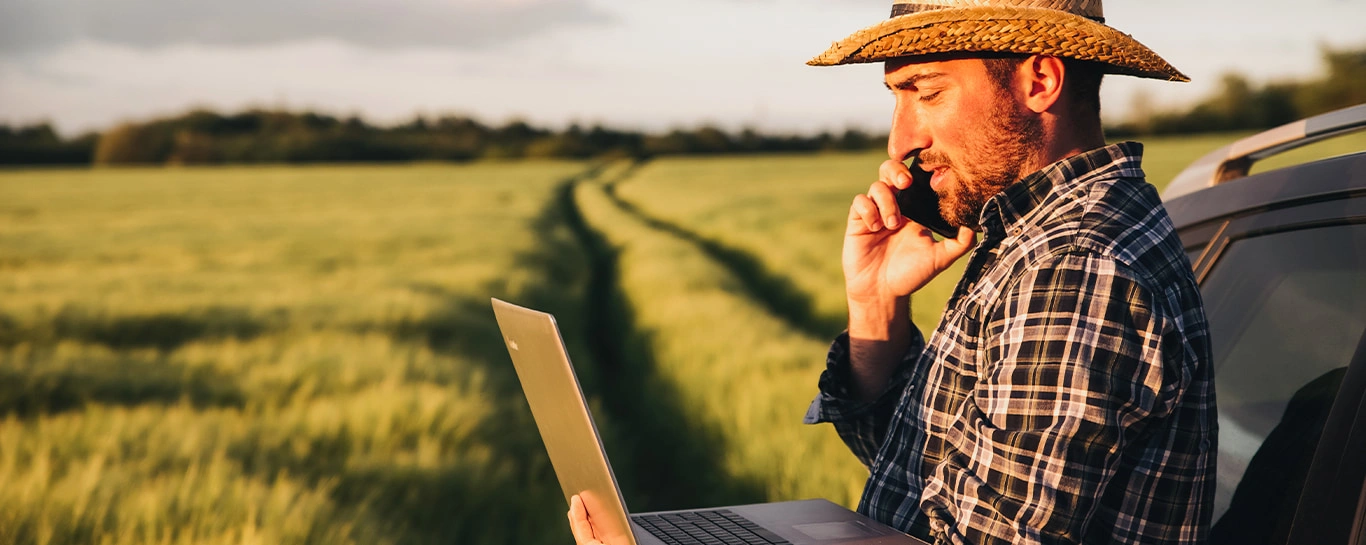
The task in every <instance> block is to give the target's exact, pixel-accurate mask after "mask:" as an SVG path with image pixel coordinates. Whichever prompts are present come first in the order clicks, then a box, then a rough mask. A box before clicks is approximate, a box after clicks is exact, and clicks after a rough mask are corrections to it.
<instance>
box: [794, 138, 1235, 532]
mask: <svg viewBox="0 0 1366 545" xmlns="http://www.w3.org/2000/svg"><path fill="white" fill-rule="evenodd" d="M1142 154H1143V147H1142V145H1141V144H1137V143H1131V142H1126V143H1122V144H1117V145H1113V146H1109V147H1105V148H1101V149H1097V150H1092V151H1090V152H1087V153H1084V154H1081V155H1077V156H1074V157H1072V158H1069V159H1066V160H1064V161H1060V162H1058V163H1054V164H1053V165H1051V166H1049V167H1047V168H1045V169H1043V170H1041V171H1039V172H1036V173H1034V174H1031V175H1029V176H1028V177H1026V178H1024V179H1023V180H1021V181H1020V182H1018V183H1016V184H1014V185H1012V186H1010V187H1008V188H1007V189H1006V190H1004V191H1002V192H1001V193H1000V194H998V195H996V196H995V197H993V198H992V199H991V200H990V201H988V202H987V204H986V206H985V207H984V208H983V211H982V225H983V230H984V232H985V234H984V236H983V239H982V242H981V243H980V244H979V245H978V247H977V248H976V249H975V250H974V251H973V254H972V257H971V258H970V260H969V262H968V267H967V273H966V274H965V275H964V277H963V279H962V280H961V281H959V283H958V287H957V288H956V290H955V292H954V294H953V296H952V298H951V299H950V300H949V303H948V306H947V308H946V309H945V311H944V315H943V318H942V320H941V321H940V324H939V327H938V329H936V330H935V331H934V333H933V334H932V335H931V336H930V338H929V342H928V343H927V342H925V340H924V338H923V337H922V336H921V334H920V332H919V331H918V330H917V331H915V332H914V340H913V343H912V349H911V350H910V351H909V353H908V354H907V355H906V357H905V359H904V361H903V362H902V363H901V366H900V368H899V369H898V371H897V373H896V375H894V379H893V380H892V382H891V383H890V384H889V385H888V387H887V389H886V391H885V392H884V393H883V394H882V395H881V396H879V397H877V398H876V399H875V400H874V401H872V402H869V403H860V402H856V401H852V400H851V399H850V396H849V395H848V390H847V381H848V373H849V356H848V338H847V334H845V335H841V336H840V338H839V339H837V340H836V341H835V343H834V345H833V347H832V348H831V350H830V354H829V356H828V358H827V369H826V371H825V372H824V373H822V375H821V378H820V389H821V393H820V394H819V395H818V396H817V397H816V400H815V401H814V402H813V403H812V404H811V409H810V411H809V412H808V414H807V417H806V421H807V423H817V422H831V423H833V424H834V425H835V429H836V430H837V431H838V432H839V435H840V437H841V438H842V439H844V441H845V443H847V444H848V445H849V448H850V449H851V450H853V452H854V454H855V455H856V456H858V457H859V459H860V460H862V461H863V463H864V464H865V465H867V466H868V468H869V469H870V471H871V475H870V476H869V478H868V484H867V486H866V488H865V489H864V493H863V498H862V499H861V501H860V503H859V512H861V513H863V514H865V515H868V516H870V517H872V518H875V519H877V520H880V521H882V522H884V523H887V524H889V525H891V526H893V527H895V528H898V529H901V530H902V531H905V532H908V533H911V534H913V535H918V536H920V537H922V538H926V539H929V538H933V540H934V541H936V542H937V543H941V544H942V543H954V544H959V543H1145V544H1147V543H1199V542H1204V541H1205V538H1206V536H1207V534H1208V529H1209V522H1210V512H1211V509H1212V500H1213V497H1214V494H1213V492H1214V477H1215V471H1214V464H1215V459H1216V453H1217V449H1216V448H1215V439H1216V436H1217V433H1216V430H1217V424H1216V412H1215V406H1214V377H1213V371H1212V369H1211V366H1210V346H1209V330H1208V327H1207V325H1206V322H1205V314H1204V306H1203V304H1202V302H1201V299H1200V293H1199V291H1198V289H1197V286H1196V284H1195V280H1194V278H1193V276H1192V274H1191V265H1190V262H1189V260H1188V259H1187V257H1186V254H1185V253H1184V252H1183V251H1182V247H1181V243H1180V241H1179V240H1178V239H1177V238H1176V234H1175V231H1174V229H1173V227H1172V224H1171V220H1170V219H1169V218H1168V217H1167V213H1166V210H1165V209H1164V208H1163V207H1162V203H1161V201H1160V200H1159V199H1158V196H1157V192H1156V190H1154V189H1153V187H1152V186H1151V185H1149V184H1148V183H1146V182H1145V181H1144V175H1143V171H1142V170H1141V169H1140V167H1139V163H1140V161H1141V158H1142Z"/></svg>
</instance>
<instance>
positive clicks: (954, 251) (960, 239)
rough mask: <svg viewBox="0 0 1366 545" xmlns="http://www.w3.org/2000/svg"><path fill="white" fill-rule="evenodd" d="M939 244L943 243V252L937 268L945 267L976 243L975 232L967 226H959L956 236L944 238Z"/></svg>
mask: <svg viewBox="0 0 1366 545" xmlns="http://www.w3.org/2000/svg"><path fill="white" fill-rule="evenodd" d="M941 244H943V245H944V254H943V259H941V260H940V263H937V265H938V266H939V268H947V267H948V266H949V265H951V264H953V262H954V261H957V260H958V258H960V257H963V254H966V253H968V250H971V249H972V247H973V246H976V245H977V233H974V232H973V231H972V229H968V228H967V227H959V228H958V236H957V237H954V238H946V239H944V241H943V242H941Z"/></svg>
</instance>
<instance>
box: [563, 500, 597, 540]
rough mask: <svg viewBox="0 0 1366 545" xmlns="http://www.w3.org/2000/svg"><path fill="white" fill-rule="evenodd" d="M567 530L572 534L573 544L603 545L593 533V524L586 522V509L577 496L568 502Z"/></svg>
mask: <svg viewBox="0 0 1366 545" xmlns="http://www.w3.org/2000/svg"><path fill="white" fill-rule="evenodd" d="M569 529H570V530H571V531H573V532H574V542H575V543H577V544H578V545H603V544H602V542H601V541H598V539H597V537H596V536H595V534H594V533H593V523H592V522H589V520H588V509H587V508H585V507H584V506H583V500H582V499H579V496H578V495H577V494H575V495H574V497H573V498H572V499H570V500H569Z"/></svg>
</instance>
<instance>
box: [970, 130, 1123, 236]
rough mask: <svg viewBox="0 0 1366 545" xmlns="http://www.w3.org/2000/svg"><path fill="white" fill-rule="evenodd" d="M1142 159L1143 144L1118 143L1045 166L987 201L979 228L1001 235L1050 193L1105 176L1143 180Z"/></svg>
mask: <svg viewBox="0 0 1366 545" xmlns="http://www.w3.org/2000/svg"><path fill="white" fill-rule="evenodd" d="M1142 160H1143V144H1140V143H1138V142H1120V143H1118V144H1112V145H1109V146H1105V147H1103V148H1096V149H1093V150H1091V151H1088V152H1085V153H1081V154H1078V155H1073V156H1071V157H1068V158H1066V159H1063V160H1061V161H1058V162H1056V163H1053V164H1051V165H1048V166H1046V167H1044V168H1043V169H1042V170H1039V171H1037V172H1034V173H1033V174H1030V175H1028V176H1025V177H1024V178H1021V179H1020V181H1018V182H1015V183H1013V184H1011V185H1010V186H1009V187H1006V188H1005V189H1004V190H1002V191H1001V192H1000V193H997V194H996V196H994V197H992V198H991V199H990V200H988V201H987V203H986V205H985V206H983V207H982V215H981V218H980V219H981V223H980V225H981V226H982V229H983V230H984V231H986V234H987V236H1003V235H1004V234H1005V230H1006V229H1007V228H1009V227H1011V226H1013V225H1015V224H1016V223H1019V222H1021V221H1023V220H1024V218H1025V217H1026V216H1029V215H1030V213H1031V212H1033V211H1034V210H1036V209H1037V208H1038V207H1039V205H1040V204H1042V203H1043V202H1044V200H1046V199H1047V198H1048V196H1049V195H1050V194H1053V193H1059V194H1063V193H1066V192H1068V191H1071V190H1072V189H1073V188H1074V187H1076V186H1078V185H1081V184H1082V183H1085V182H1087V181H1090V180H1092V179H1095V178H1097V177H1100V176H1101V175H1105V174H1112V175H1113V176H1118V177H1138V178H1142V177H1143V170H1142V169H1141V168H1140V166H1139V165H1140V163H1141V162H1142Z"/></svg>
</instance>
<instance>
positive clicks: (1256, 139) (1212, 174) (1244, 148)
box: [1162, 104, 1366, 201]
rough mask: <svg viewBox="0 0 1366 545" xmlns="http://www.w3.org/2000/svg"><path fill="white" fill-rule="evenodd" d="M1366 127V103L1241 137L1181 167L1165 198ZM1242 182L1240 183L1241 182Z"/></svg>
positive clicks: (1236, 175) (1242, 173)
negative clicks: (1306, 146) (1280, 155)
mask: <svg viewBox="0 0 1366 545" xmlns="http://www.w3.org/2000/svg"><path fill="white" fill-rule="evenodd" d="M1363 129H1366V104H1359V105H1356V106H1351V107H1348V108H1343V109H1340V110H1335V111H1332V112H1328V113H1325V114H1320V115H1316V116H1314V117H1310V118H1307V119H1302V120H1299V121H1295V122H1291V123H1287V124H1285V125H1281V126H1280V127H1276V128H1274V129H1270V130H1267V131H1263V132H1260V133H1257V134H1254V135H1252V136H1249V137H1246V138H1243V139H1240V140H1238V141H1236V142H1234V143H1232V144H1229V145H1227V146H1224V147H1222V148H1219V149H1217V150H1214V151H1212V152H1210V153H1208V154H1206V155H1205V156H1204V157H1201V158H1199V159H1197V160H1196V161H1195V162H1193V163H1191V164H1190V166H1188V167H1186V169H1185V170H1182V171H1181V173H1180V174H1178V175H1176V178H1174V179H1172V182H1171V183H1170V184H1168V185H1167V189H1166V190H1165V191H1163V193H1162V199H1163V200H1164V201H1167V200H1175V199H1177V198H1180V197H1182V196H1185V195H1189V194H1191V193H1195V192H1198V191H1201V190H1204V189H1205V188H1210V187H1215V186H1218V185H1219V184H1222V183H1226V182H1229V181H1232V180H1236V179H1241V178H1245V177H1247V175H1248V173H1249V172H1250V171H1251V168H1252V164H1253V163H1255V162H1257V161H1259V160H1262V159H1265V158H1267V157H1270V156H1273V155H1276V154H1278V153H1281V152H1285V151H1289V150H1292V149H1295V148H1298V147H1300V146H1305V145H1308V144H1311V143H1314V142H1318V141H1320V140H1323V139H1326V138H1331V137H1333V136H1338V135H1341V134H1346V133H1350V132H1356V131H1360V130H1363ZM1240 185H1241V184H1240Z"/></svg>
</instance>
